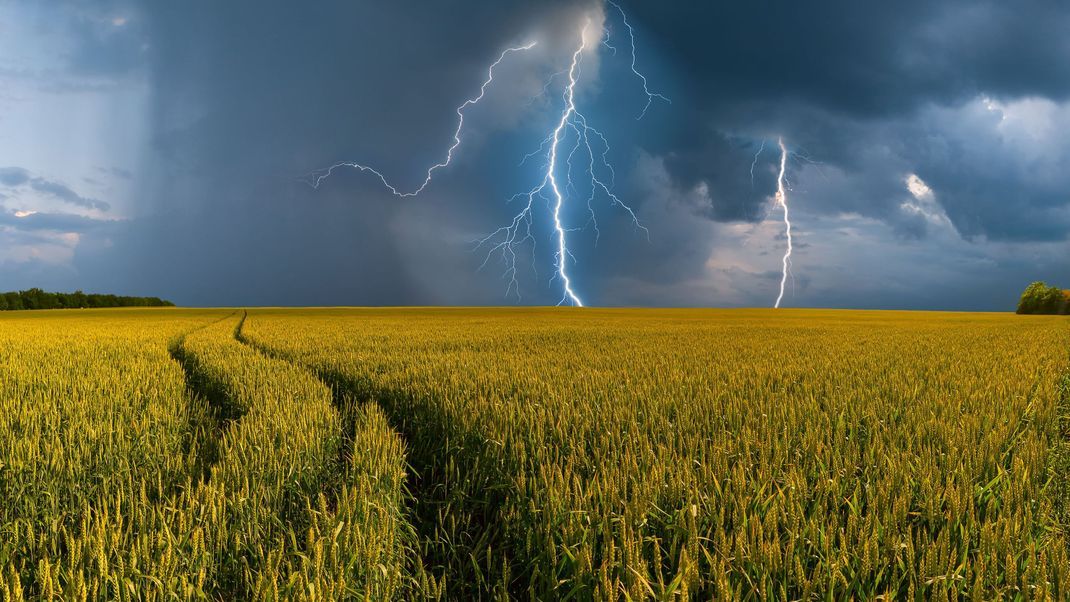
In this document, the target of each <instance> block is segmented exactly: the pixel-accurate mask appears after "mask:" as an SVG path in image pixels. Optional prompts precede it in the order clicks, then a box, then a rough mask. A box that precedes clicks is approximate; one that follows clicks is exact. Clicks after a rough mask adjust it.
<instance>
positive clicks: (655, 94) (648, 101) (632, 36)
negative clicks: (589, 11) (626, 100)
mask: <svg viewBox="0 0 1070 602" xmlns="http://www.w3.org/2000/svg"><path fill="white" fill-rule="evenodd" d="M606 3H607V4H610V5H612V6H613V8H615V9H617V12H619V13H620V17H621V19H622V20H623V21H624V26H625V27H627V28H628V38H629V39H630V40H631V43H632V73H634V74H635V76H636V77H638V78H639V81H641V82H643V92H645V93H646V105H644V106H643V110H642V111H641V112H640V113H639V116H638V117H636V118H635V119H636V121H638V120H640V119H642V118H643V116H644V115H646V112H647V110H648V109H649V108H650V105H651V103H653V102H654V99H655V98H657V99H660V100H664V101H665V102H667V103H669V104H672V101H671V100H669V98H668V97H667V96H665V95H664V94H660V93H658V92H651V91H650V86H649V85H647V81H646V76H645V75H643V74H642V73H640V72H639V70H638V69H636V68H635V30H634V29H632V26H631V24H630V23H628V15H626V14H625V13H624V9H622V8H621V7H620V5H619V4H617V3H616V2H614V1H613V0H606Z"/></svg>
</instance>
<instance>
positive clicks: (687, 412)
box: [0, 308, 1070, 600]
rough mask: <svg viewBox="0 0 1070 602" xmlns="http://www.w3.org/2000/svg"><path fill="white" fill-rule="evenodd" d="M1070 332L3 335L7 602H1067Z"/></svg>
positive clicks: (528, 322)
mask: <svg viewBox="0 0 1070 602" xmlns="http://www.w3.org/2000/svg"><path fill="white" fill-rule="evenodd" d="M1068 360H1070V325H1068V324H1067V323H1066V322H1065V319H1064V318H1059V317H1053V316H1015V315H1010V314H967V313H921V312H876V311H874V312H863V311H817V310H782V311H771V310H592V309H556V308H554V309H542V308H534V309H519V308H518V309H493V308H486V309H419V308H408V309H293V310H273V309H253V310H249V311H245V310H233V309H225V310H224V309H219V310H184V309H136V310H86V311H78V310H71V311H65V310H64V311H49V312H10V313H8V314H6V315H0V410H2V411H0V502H2V503H0V596H3V597H4V599H12V600H17V599H76V600H89V599H91V600H112V599H124V600H163V599H176V600H177V599H212V600H231V599H256V600H280V599H285V600H290V599H294V600H334V599H368V600H386V599H398V600H407V599H450V600H454V599H538V600H543V599H571V600H622V599H633V600H638V599H657V600H673V599H717V600H728V599H739V600H842V599H888V600H892V599H895V600H900V599H919V600H930V599H941V600H943V599H956V600H957V599H962V600H965V599H971V600H972V599H978V600H989V599H997V598H1001V599H1021V600H1064V599H1068V598H1070V548H1068V535H1067V528H1068V525H1070V520H1068V506H1070V502H1068V499H1067V497H1068V495H1070V487H1068V486H1067V479H1068V478H1070V472H1068V471H1070V452H1068V449H1070V384H1068V383H1070V381H1067V380H1066V372H1067V368H1068Z"/></svg>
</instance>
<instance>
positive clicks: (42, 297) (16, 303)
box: [0, 288, 175, 310]
mask: <svg viewBox="0 0 1070 602" xmlns="http://www.w3.org/2000/svg"><path fill="white" fill-rule="evenodd" d="M174 305H175V304H174V303H171V302H170V301H165V300H163V299H160V298H159V297H129V296H117V295H97V294H86V293H83V292H82V291H75V292H73V293H49V292H46V291H43V290H41V289H39V288H31V289H28V290H24V291H18V292H10V293H0V310H12V309H63V308H81V307H174Z"/></svg>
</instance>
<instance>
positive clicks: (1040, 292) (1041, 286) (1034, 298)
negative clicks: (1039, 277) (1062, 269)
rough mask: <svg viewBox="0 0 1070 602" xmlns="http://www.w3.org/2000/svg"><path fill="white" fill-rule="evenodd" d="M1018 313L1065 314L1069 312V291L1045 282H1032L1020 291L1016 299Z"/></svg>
mask: <svg viewBox="0 0 1070 602" xmlns="http://www.w3.org/2000/svg"><path fill="white" fill-rule="evenodd" d="M1017 313H1020V314H1067V313H1070V291H1064V290H1062V289H1060V288H1057V287H1054V286H1048V284H1047V283H1045V282H1040V281H1037V282H1034V283H1032V284H1030V285H1029V286H1027V287H1026V288H1025V291H1023V292H1022V298H1021V299H1020V300H1019V301H1018V310H1017Z"/></svg>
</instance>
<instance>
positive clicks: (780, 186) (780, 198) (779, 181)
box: [773, 138, 792, 308]
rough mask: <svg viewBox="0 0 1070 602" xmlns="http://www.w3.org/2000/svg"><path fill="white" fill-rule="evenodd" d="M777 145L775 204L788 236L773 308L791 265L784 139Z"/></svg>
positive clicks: (782, 289)
mask: <svg viewBox="0 0 1070 602" xmlns="http://www.w3.org/2000/svg"><path fill="white" fill-rule="evenodd" d="M777 145H778V146H780V172H779V173H778V174H777V178H776V204H777V205H780V206H781V207H782V208H783V209H784V231H785V233H786V234H787V236H788V248H787V250H786V251H784V258H783V260H782V263H783V271H782V273H781V276H780V294H779V295H777V298H776V303H775V304H774V305H773V307H774V308H779V307H780V301H781V299H783V298H784V284H785V283H787V281H788V269H789V266H790V265H791V250H792V247H791V218H790V217H789V216H788V192H787V187H786V185H785V183H784V172H785V171H786V170H787V166H788V149H787V147H785V146H784V139H783V138H778V139H777Z"/></svg>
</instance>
